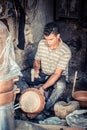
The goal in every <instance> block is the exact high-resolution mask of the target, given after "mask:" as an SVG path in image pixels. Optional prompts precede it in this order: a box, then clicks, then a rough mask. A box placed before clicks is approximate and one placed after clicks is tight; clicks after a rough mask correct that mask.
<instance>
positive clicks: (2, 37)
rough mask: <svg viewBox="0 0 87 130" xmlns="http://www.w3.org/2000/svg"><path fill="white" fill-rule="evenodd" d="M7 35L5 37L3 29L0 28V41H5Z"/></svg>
mask: <svg viewBox="0 0 87 130" xmlns="http://www.w3.org/2000/svg"><path fill="white" fill-rule="evenodd" d="M6 39H7V37H6V33H5V31H4V30H3V29H0V43H1V44H2V43H4V42H5V41H6Z"/></svg>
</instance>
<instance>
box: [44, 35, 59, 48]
mask: <svg viewBox="0 0 87 130" xmlns="http://www.w3.org/2000/svg"><path fill="white" fill-rule="evenodd" d="M59 37H60V34H57V35H54V34H50V35H49V36H45V35H44V38H45V40H46V44H47V45H48V46H49V47H50V48H51V47H54V46H56V45H58V43H59V42H58V39H59Z"/></svg>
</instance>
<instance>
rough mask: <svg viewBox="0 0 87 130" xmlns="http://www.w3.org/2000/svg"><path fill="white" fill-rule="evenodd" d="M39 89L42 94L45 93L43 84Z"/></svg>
mask: <svg viewBox="0 0 87 130" xmlns="http://www.w3.org/2000/svg"><path fill="white" fill-rule="evenodd" d="M39 91H40V93H41V94H42V95H44V89H43V87H42V86H41V87H40V88H39Z"/></svg>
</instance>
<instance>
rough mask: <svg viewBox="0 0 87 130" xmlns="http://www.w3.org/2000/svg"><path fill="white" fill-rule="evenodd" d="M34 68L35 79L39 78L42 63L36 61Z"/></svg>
mask: <svg viewBox="0 0 87 130" xmlns="http://www.w3.org/2000/svg"><path fill="white" fill-rule="evenodd" d="M33 68H34V77H35V78H38V77H39V70H40V61H39V60H34V63H33Z"/></svg>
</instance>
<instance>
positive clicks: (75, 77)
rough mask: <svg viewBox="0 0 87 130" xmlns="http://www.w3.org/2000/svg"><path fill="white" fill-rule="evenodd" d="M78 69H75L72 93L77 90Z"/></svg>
mask: <svg viewBox="0 0 87 130" xmlns="http://www.w3.org/2000/svg"><path fill="white" fill-rule="evenodd" d="M77 73H78V72H77V71H75V76H74V82H73V89H72V94H73V93H74V91H75V85H76V79H77Z"/></svg>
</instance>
